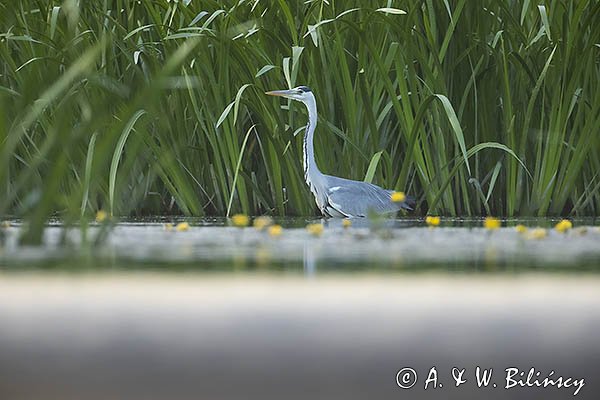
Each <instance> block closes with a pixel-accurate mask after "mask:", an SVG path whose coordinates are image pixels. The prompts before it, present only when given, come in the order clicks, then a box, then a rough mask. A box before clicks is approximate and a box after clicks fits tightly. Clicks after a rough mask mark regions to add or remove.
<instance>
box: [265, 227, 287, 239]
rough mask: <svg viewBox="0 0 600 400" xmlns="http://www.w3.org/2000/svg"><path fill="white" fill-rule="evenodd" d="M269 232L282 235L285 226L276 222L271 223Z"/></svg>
mask: <svg viewBox="0 0 600 400" xmlns="http://www.w3.org/2000/svg"><path fill="white" fill-rule="evenodd" d="M267 232H269V235H271V236H273V237H277V236H280V235H281V233H282V232H283V228H282V227H281V225H277V224H275V225H271V226H270V227H269V229H268V231H267Z"/></svg>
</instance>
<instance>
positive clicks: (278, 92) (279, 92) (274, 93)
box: [265, 90, 296, 97]
mask: <svg viewBox="0 0 600 400" xmlns="http://www.w3.org/2000/svg"><path fill="white" fill-rule="evenodd" d="M295 93H296V92H294V91H293V90H272V91H270V92H265V94H268V95H269V96H280V97H289V96H291V95H293V94H295Z"/></svg>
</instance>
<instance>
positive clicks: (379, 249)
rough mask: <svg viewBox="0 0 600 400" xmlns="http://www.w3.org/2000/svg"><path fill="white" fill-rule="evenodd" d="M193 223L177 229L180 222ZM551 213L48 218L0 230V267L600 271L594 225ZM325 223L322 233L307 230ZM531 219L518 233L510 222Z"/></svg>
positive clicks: (313, 271)
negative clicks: (246, 221) (71, 221)
mask: <svg viewBox="0 0 600 400" xmlns="http://www.w3.org/2000/svg"><path fill="white" fill-rule="evenodd" d="M184 221H185V222H187V223H188V224H189V228H187V229H185V230H182V231H178V230H177V229H175V227H176V225H177V223H179V222H184ZM556 222H557V220H552V219H529V220H508V221H503V227H502V228H500V229H497V230H487V229H485V228H483V227H482V221H481V220H477V219H447V220H443V221H442V224H441V225H440V226H437V227H428V226H426V224H425V223H424V222H423V221H422V220H418V219H396V220H383V221H378V222H373V221H367V220H353V221H352V225H351V226H349V227H348V226H343V224H342V221H340V220H329V221H324V220H319V219H305V218H286V219H279V220H276V221H275V223H277V224H280V225H281V226H282V227H283V229H282V230H281V232H279V233H278V234H277V235H274V234H272V232H271V233H269V231H268V230H266V229H263V230H258V229H256V228H253V227H246V228H238V227H233V226H229V225H228V221H227V220H226V219H224V218H201V219H193V218H186V219H181V218H165V217H161V218H147V219H142V220H128V221H120V222H115V223H105V224H95V225H92V226H90V227H88V229H87V230H86V231H85V232H84V231H83V230H82V229H79V228H73V227H71V228H65V227H64V226H62V225H61V223H60V222H59V221H53V222H51V223H50V224H49V225H48V227H47V229H46V231H45V234H44V245H43V246H41V247H23V246H19V245H18V238H19V234H20V232H21V231H22V229H24V227H23V225H22V224H21V223H19V222H18V221H11V223H10V226H9V227H5V228H3V229H2V238H1V239H0V266H2V267H3V268H5V269H11V268H15V269H19V268H27V267H33V268H38V267H41V268H58V269H67V270H68V269H73V270H77V269H96V268H117V269H119V268H124V269H128V268H134V269H135V268H141V269H159V270H163V269H164V270H173V271H176V270H195V271H249V270H250V271H253V270H257V271H269V272H273V271H275V272H281V271H284V272H296V273H303V274H306V275H313V274H316V273H320V272H331V271H335V272H350V271H354V272H356V271H369V272H370V271H377V272H395V271H422V270H432V269H435V270H446V271H454V270H457V271H490V272H498V271H532V270H535V271H540V270H541V271H557V270H560V271H582V270H583V271H591V272H600V227H599V226H596V224H597V221H595V220H593V219H579V220H574V221H573V229H570V230H568V231H566V232H558V231H556V230H555V229H553V226H554V225H555V224H556ZM309 223H317V224H323V227H324V229H323V231H322V233H321V234H317V235H315V234H311V233H310V232H308V231H307V230H306V229H305V226H306V225H307V224H309ZM518 224H522V225H524V226H526V227H528V230H527V231H526V232H518V231H517V230H516V228H515V226H516V225H518Z"/></svg>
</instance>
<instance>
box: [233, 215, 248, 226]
mask: <svg viewBox="0 0 600 400" xmlns="http://www.w3.org/2000/svg"><path fill="white" fill-rule="evenodd" d="M231 223H232V224H233V226H237V227H240V228H243V227H245V226H248V224H249V223H250V218H248V216H247V215H244V214H235V215H234V216H232V217H231Z"/></svg>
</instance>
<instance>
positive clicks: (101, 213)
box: [96, 210, 108, 222]
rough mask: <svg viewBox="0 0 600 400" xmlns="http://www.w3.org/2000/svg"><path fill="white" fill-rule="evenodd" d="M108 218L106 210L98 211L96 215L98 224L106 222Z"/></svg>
mask: <svg viewBox="0 0 600 400" xmlns="http://www.w3.org/2000/svg"><path fill="white" fill-rule="evenodd" d="M106 218H108V214H107V213H106V211H104V210H98V212H97V213H96V222H104V221H106Z"/></svg>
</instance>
